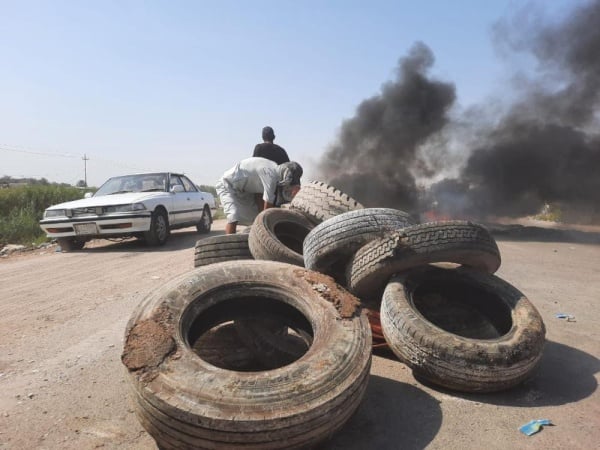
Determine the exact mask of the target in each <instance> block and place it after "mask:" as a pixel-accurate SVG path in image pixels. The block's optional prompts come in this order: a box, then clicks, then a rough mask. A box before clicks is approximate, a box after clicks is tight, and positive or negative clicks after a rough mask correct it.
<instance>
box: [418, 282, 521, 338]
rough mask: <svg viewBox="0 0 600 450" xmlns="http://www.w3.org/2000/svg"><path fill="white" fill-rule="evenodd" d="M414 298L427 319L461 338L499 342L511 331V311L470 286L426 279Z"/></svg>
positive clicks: (480, 289)
mask: <svg viewBox="0 0 600 450" xmlns="http://www.w3.org/2000/svg"><path fill="white" fill-rule="evenodd" d="M411 298H412V302H413V304H414V306H415V308H416V309H417V310H418V311H419V313H420V314H421V315H422V316H423V317H425V319H427V320H428V321H429V322H431V323H432V324H434V325H435V326H437V327H439V328H441V329H443V330H444V331H447V332H450V333H453V334H456V335H458V336H462V337H466V338H471V339H483V340H485V339H497V338H499V337H501V336H503V335H505V334H506V333H508V332H509V331H510V329H511V328H512V317H511V313H510V309H509V308H508V306H507V305H506V304H505V303H504V302H503V301H502V300H501V298H500V297H499V296H498V295H496V294H495V293H493V292H489V291H487V290H485V289H482V288H480V287H478V286H476V285H473V284H471V283H467V282H460V281H452V280H427V281H426V282H424V283H422V284H420V285H419V286H417V287H416V288H415V289H414V290H413V292H412V295H411Z"/></svg>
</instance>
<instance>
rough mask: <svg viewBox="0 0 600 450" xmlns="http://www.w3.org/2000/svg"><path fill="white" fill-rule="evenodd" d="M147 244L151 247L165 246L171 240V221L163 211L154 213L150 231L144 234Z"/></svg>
mask: <svg viewBox="0 0 600 450" xmlns="http://www.w3.org/2000/svg"><path fill="white" fill-rule="evenodd" d="M144 238H145V239H146V243H147V244H148V245H151V246H159V245H164V244H165V242H167V239H168V238H169V220H168V219H167V215H166V214H165V212H164V211H162V210H156V211H154V212H153V213H152V221H151V222H150V229H149V230H148V231H146V232H145V233H144Z"/></svg>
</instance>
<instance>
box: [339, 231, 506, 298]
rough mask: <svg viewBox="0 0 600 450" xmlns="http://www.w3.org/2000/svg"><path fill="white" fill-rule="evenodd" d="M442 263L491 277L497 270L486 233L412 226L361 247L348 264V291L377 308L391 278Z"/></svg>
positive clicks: (496, 259)
mask: <svg viewBox="0 0 600 450" xmlns="http://www.w3.org/2000/svg"><path fill="white" fill-rule="evenodd" d="M444 262H445V263H455V264H462V265H465V266H469V267H473V268H476V269H479V270H481V271H484V272H487V273H494V272H495V271H496V270H498V267H500V251H499V250H498V246H497V245H496V241H495V240H494V238H493V237H492V236H491V234H490V233H489V232H488V230H487V229H486V228H485V227H483V226H481V225H478V224H475V223H471V222H465V221H447V222H429V223H424V224H420V225H413V226H410V227H406V228H403V229H402V230H400V231H393V232H388V233H386V235H385V236H384V237H383V238H380V239H377V240H374V241H372V242H370V243H368V244H366V245H365V246H363V247H361V248H360V249H359V250H358V251H357V252H356V254H355V255H354V257H353V258H352V260H351V262H350V264H348V268H347V271H346V277H347V281H348V288H349V289H350V291H351V292H352V293H354V294H355V295H357V296H358V297H360V298H361V300H364V301H366V302H368V303H374V304H376V305H377V304H379V302H380V300H381V294H382V293H383V289H384V288H385V285H386V284H387V281H388V280H389V278H390V277H391V276H392V275H393V274H395V273H399V272H402V271H404V270H408V269H412V268H415V267H418V266H423V265H426V264H430V263H444Z"/></svg>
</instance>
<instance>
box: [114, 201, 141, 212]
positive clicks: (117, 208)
mask: <svg viewBox="0 0 600 450" xmlns="http://www.w3.org/2000/svg"><path fill="white" fill-rule="evenodd" d="M145 209H146V206H144V204H143V203H130V204H128V205H114V206H106V207H104V211H105V212H107V213H115V212H132V211H144V210H145Z"/></svg>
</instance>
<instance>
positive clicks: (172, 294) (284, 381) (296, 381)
mask: <svg viewBox="0 0 600 450" xmlns="http://www.w3.org/2000/svg"><path fill="white" fill-rule="evenodd" d="M262 313H268V314H270V315H271V316H272V315H274V314H275V315H277V316H278V317H279V318H280V320H281V321H282V323H286V324H287V326H289V328H291V329H295V330H299V331H302V332H304V333H308V334H309V335H311V336H312V344H311V345H310V348H308V350H307V351H306V353H305V354H304V355H302V356H301V357H300V358H299V359H298V360H296V361H293V362H291V363H290V364H288V365H286V366H282V367H278V368H276V369H272V370H263V369H262V368H261V367H256V368H252V369H250V370H247V371H237V370H234V369H231V368H229V367H218V366H216V365H215V364H217V361H216V360H213V362H214V363H215V364H211V363H209V362H207V361H205V360H204V359H202V357H201V356H199V355H201V354H202V352H201V349H198V346H196V345H195V344H196V343H197V342H199V341H200V342H202V339H203V336H204V334H206V333H207V332H211V331H212V330H213V329H214V328H216V327H219V326H221V325H223V324H227V323H231V322H232V321H235V320H239V319H248V318H254V317H260V316H261V314H262ZM370 345H371V334H370V329H369V323H368V320H367V317H366V315H365V314H363V313H361V310H360V304H359V302H358V299H356V298H355V297H353V296H352V295H350V294H349V293H348V292H346V291H343V290H342V289H340V288H339V286H338V285H336V284H335V283H334V282H333V280H332V279H331V278H329V277H326V276H324V275H321V274H319V273H317V272H312V271H309V270H306V269H303V268H299V267H296V266H292V265H290V264H283V263H278V262H272V261H231V262H224V263H220V264H211V265H207V266H204V267H200V268H198V269H196V270H194V271H192V272H189V273H187V274H185V275H181V276H179V277H177V278H175V279H174V280H172V281H171V282H170V283H168V284H166V285H165V286H163V287H162V288H160V289H158V290H157V291H155V292H153V293H151V294H150V295H149V296H148V297H146V299H145V300H144V301H143V302H142V303H140V305H139V306H138V307H137V308H136V310H135V311H134V313H133V315H132V316H131V318H130V320H129V322H128V325H127V329H126V333H125V346H124V350H123V354H122V361H123V363H124V365H125V366H126V367H127V369H128V375H129V379H130V381H131V383H132V386H133V391H134V397H135V409H136V413H137V416H138V418H139V420H140V422H141V423H142V425H143V426H144V428H145V429H146V430H147V431H148V432H149V433H150V435H151V436H152V437H153V438H154V439H155V440H156V442H157V444H158V446H159V447H160V448H164V449H171V448H212V449H225V448H226V449H265V450H268V449H284V448H285V449H290V448H306V447H312V446H315V445H317V444H318V443H320V442H322V441H323V440H325V439H327V438H328V437H329V436H330V435H331V434H332V433H334V432H335V431H336V430H338V429H339V428H340V427H341V426H342V425H343V424H344V423H345V422H346V421H347V419H348V418H349V417H350V416H351V415H352V414H353V413H354V411H355V410H356V408H357V407H358V405H359V404H360V402H361V400H362V397H363V395H364V392H365V389H366V386H367V382H368V379H369V369H370V363H371V352H370ZM219 364H221V363H219Z"/></svg>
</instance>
